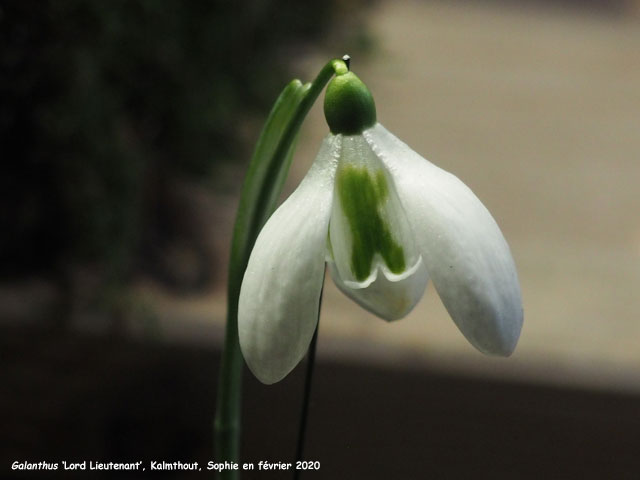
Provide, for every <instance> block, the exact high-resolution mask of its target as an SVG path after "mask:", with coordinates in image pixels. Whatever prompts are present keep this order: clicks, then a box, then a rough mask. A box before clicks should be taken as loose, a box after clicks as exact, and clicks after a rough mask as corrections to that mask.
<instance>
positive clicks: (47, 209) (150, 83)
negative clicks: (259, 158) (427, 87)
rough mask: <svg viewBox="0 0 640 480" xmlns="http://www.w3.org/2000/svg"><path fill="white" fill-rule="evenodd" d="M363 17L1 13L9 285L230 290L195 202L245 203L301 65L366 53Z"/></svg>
mask: <svg viewBox="0 0 640 480" xmlns="http://www.w3.org/2000/svg"><path fill="white" fill-rule="evenodd" d="M348 3H349V4H348ZM364 3H366V2H356V3H354V4H351V3H350V2H340V1H329V2H321V3H319V4H311V3H307V2H286V1H275V2H263V1H242V2H226V1H195V2H190V3H189V4H188V5H184V4H182V3H173V2H171V3H166V2H155V1H137V0H136V1H115V2H108V3H105V2H97V1H90V2H86V1H73V0H69V1H66V0H65V1H61V2H57V1H50V2H49V1H44V2H41V1H19V2H2V3H1V4H0V26H1V28H0V35H1V38H0V42H1V48H2V51H1V58H0V68H1V71H0V76H1V82H2V83H1V84H0V96H1V98H2V103H1V104H0V135H1V137H0V144H1V145H2V151H3V155H2V157H3V165H4V172H3V174H2V176H1V178H0V182H1V184H0V195H1V197H0V201H1V203H0V204H1V205H2V207H1V208H2V210H1V212H0V231H2V232H3V233H2V236H1V238H0V255H1V257H0V265H2V270H1V276H2V279H3V280H5V281H6V280H15V279H17V278H20V277H22V278H25V277H29V276H33V275H46V276H48V277H51V278H54V279H55V280H56V283H57V284H58V285H59V288H60V289H61V290H62V291H67V290H73V291H75V290H77V288H78V286H77V285H75V284H77V283H81V284H82V283H86V281H85V279H86V278H87V277H90V278H91V279H92V285H93V286H94V288H95V292H93V293H95V294H96V299H97V300H99V298H98V297H100V296H102V297H105V292H106V297H105V298H111V299H112V300H113V295H112V296H111V297H109V295H108V293H109V292H113V291H114V289H116V290H117V289H118V288H121V287H122V286H124V285H126V284H127V283H128V282H129V281H130V280H131V279H132V277H133V276H135V275H137V274H144V275H147V276H151V277H153V278H155V279H158V280H159V281H161V282H163V283H164V284H165V285H167V286H169V287H171V288H175V289H179V290H181V291H189V290H193V289H202V288H203V287H206V286H208V285H210V284H211V283H212V282H213V281H216V280H219V279H220V278H222V277H224V271H222V272H221V271H220V270H222V269H221V268H220V266H219V265H218V264H217V259H216V257H215V252H213V251H212V247H211V245H212V244H213V243H214V242H212V239H211V236H212V235H213V236H215V233H216V232H215V231H212V229H211V228H210V226H209V225H208V224H207V223H208V222H207V220H208V219H207V218H206V215H207V213H206V212H202V211H198V206H199V205H198V204H197V200H196V199H194V197H195V196H196V195H194V194H193V193H192V192H193V191H194V190H197V189H198V188H199V189H200V190H199V191H203V190H204V191H207V190H209V191H216V192H219V191H221V190H227V191H229V192H231V193H235V192H236V191H237V189H238V185H239V184H240V182H241V179H242V174H243V172H244V168H245V166H246V163H247V160H246V159H247V158H248V156H249V155H250V153H251V142H252V141H253V139H255V137H256V136H257V132H258V129H259V127H260V121H261V120H262V119H263V118H264V117H265V114H266V113H267V112H268V110H269V108H270V105H271V103H272V102H273V99H274V98H275V97H276V96H277V94H278V92H279V91H280V90H281V89H282V87H283V85H284V84H285V83H286V81H287V79H289V78H291V77H292V76H293V74H294V73H293V71H292V70H293V68H292V65H293V62H292V58H293V57H294V56H303V55H305V53H307V52H309V51H311V50H312V49H313V48H314V47H317V46H318V45H319V44H323V38H325V37H326V36H328V35H329V34H330V33H331V34H332V35H333V38H334V41H335V38H342V39H343V40H345V41H346V43H347V44H349V43H350V44H351V46H353V44H354V41H356V42H357V40H356V39H355V35H354V34H353V30H351V32H348V33H346V34H344V32H345V29H346V28H351V27H353V25H355V24H357V22H358V14H357V11H358V8H359V7H360V6H363V5H362V4H364ZM344 19H348V21H345V20H344ZM341 32H342V33H341ZM325 44H326V42H325ZM79 272H83V275H80V274H79ZM98 292H101V293H100V294H99V295H98ZM71 294H73V293H71ZM105 298H102V299H103V300H105ZM112 306H113V305H112ZM105 307H108V305H105V304H103V305H102V308H105ZM63 316H64V315H63ZM61 320H64V318H61Z"/></svg>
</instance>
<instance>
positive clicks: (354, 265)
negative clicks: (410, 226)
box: [336, 165, 406, 281]
mask: <svg viewBox="0 0 640 480" xmlns="http://www.w3.org/2000/svg"><path fill="white" fill-rule="evenodd" d="M336 182H337V183H336V187H337V189H336V190H337V192H338V195H339V201H340V205H341V207H342V210H343V212H344V215H345V217H346V219H347V221H348V223H349V229H350V231H351V238H352V245H351V248H352V250H351V272H352V273H353V275H354V277H355V278H356V280H358V281H363V280H365V279H366V278H367V277H368V276H369V275H370V274H371V267H372V265H373V258H374V256H375V254H376V253H378V254H380V256H381V257H382V259H383V260H384V262H385V263H386V265H387V268H389V270H390V271H391V272H393V273H402V272H403V271H404V269H405V268H406V261H405V257H404V249H403V248H402V246H401V245H399V244H398V243H397V242H396V241H395V240H394V239H393V236H392V235H391V231H390V229H389V224H388V223H387V222H386V221H385V219H384V218H383V217H382V215H381V213H382V212H381V209H380V207H381V206H382V205H383V203H384V202H385V201H386V200H387V198H388V196H389V187H388V185H387V179H386V177H385V174H384V171H382V170H376V171H374V172H370V171H369V170H368V169H367V168H366V167H357V166H353V165H344V166H342V168H339V169H338V172H337V178H336Z"/></svg>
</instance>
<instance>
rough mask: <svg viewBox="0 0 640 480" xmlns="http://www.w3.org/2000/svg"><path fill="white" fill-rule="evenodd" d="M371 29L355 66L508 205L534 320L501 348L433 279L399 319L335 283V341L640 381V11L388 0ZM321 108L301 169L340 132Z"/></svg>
mask: <svg viewBox="0 0 640 480" xmlns="http://www.w3.org/2000/svg"><path fill="white" fill-rule="evenodd" d="M371 28H372V32H373V35H374V38H375V40H376V46H377V50H376V52H375V53H374V54H373V55H372V56H371V57H370V58H369V59H368V60H367V61H366V62H365V63H364V64H363V63H362V62H359V61H358V58H354V59H353V64H352V66H353V69H354V71H355V72H356V73H357V74H358V75H359V76H360V77H361V78H362V79H363V80H364V81H365V82H366V83H367V84H368V85H369V87H370V88H371V90H372V91H373V94H374V97H375V99H376V103H377V108H378V119H379V121H380V122H381V123H383V124H384V125H385V126H386V127H387V128H388V129H390V130H391V131H392V132H394V133H395V134H396V135H397V136H399V137H400V138H401V139H403V140H404V141H405V142H406V143H408V144H409V145H410V146H411V147H412V148H413V149H414V150H416V151H417V152H419V153H421V154H422V155H423V156H425V157H426V158H428V159H429V160H431V161H432V162H434V163H436V164H438V165H439V166H441V167H443V168H445V169H447V170H449V171H451V172H453V173H454V174H456V175H457V176H458V177H460V178H461V179H462V180H463V181H464V182H466V183H467V184H468V185H469V186H470V187H471V188H472V189H473V190H474V191H475V193H476V194H477V195H478V196H479V197H480V198H481V199H482V200H483V202H485V204H486V205H487V207H488V208H489V209H490V211H491V212H492V213H493V215H494V216H495V218H496V220H497V221H498V223H499V224H500V226H501V227H502V229H503V231H504V234H505V236H506V238H507V240H508V241H509V243H510V245H511V248H512V252H513V255H514V257H515V260H516V263H517V266H518V270H519V275H520V280H521V283H522V290H523V297H524V309H525V324H524V329H523V332H522V337H521V340H520V343H519V346H518V348H517V350H516V352H515V354H514V355H513V356H512V357H511V358H510V359H509V360H502V359H500V360H496V359H488V358H486V357H483V356H482V355H480V354H479V353H477V352H475V351H474V350H473V349H472V347H471V346H470V345H469V344H468V343H467V342H466V340H465V339H464V338H463V337H462V335H461V334H460V333H459V332H458V331H457V329H456V327H455V326H454V325H453V322H451V320H450V319H449V317H448V315H447V313H446V311H445V310H444V308H443V307H442V304H441V303H440V300H439V299H438V297H437V294H436V292H435V290H433V288H432V287H429V288H428V291H427V296H426V297H425V298H424V299H423V300H422V302H421V303H420V304H419V305H418V307H417V308H416V309H415V311H414V312H412V313H411V314H410V315H409V317H408V318H407V319H405V320H402V321H399V322H396V323H395V324H392V325H389V324H386V323H385V322H383V321H381V320H378V319H377V318H375V317H373V316H372V315H370V314H368V313H366V312H364V311H362V310H361V309H359V308H358V307H357V306H355V305H354V304H353V303H351V302H350V301H349V300H347V299H345V298H344V297H343V296H342V295H341V294H340V293H339V292H337V290H336V289H335V288H333V287H332V286H329V287H327V289H326V295H325V302H324V306H323V309H324V310H323V316H322V330H321V333H322V337H321V338H323V340H322V341H321V342H320V348H321V352H322V349H324V350H325V352H327V353H329V352H332V353H337V354H345V353H346V354H349V352H359V353H361V352H362V351H365V352H369V353H370V354H371V355H373V356H374V357H375V356H376V355H382V356H383V357H384V361H389V359H395V360H396V361H398V362H402V363H407V361H409V362H413V361H418V362H419V361H420V360H421V359H424V360H426V361H429V362H436V363H441V364H447V365H450V364H455V365H457V366H459V367H460V368H474V369H478V370H481V371H491V372H500V373H505V374H514V375H521V374H522V375H533V376H535V377H536V378H540V379H542V380H545V379H548V380H553V381H559V382H574V381H578V382H583V381H584V382H589V383H593V382H598V383H606V384H623V385H629V384H634V385H636V384H640V382H638V379H640V294H639V293H638V290H639V287H640V215H639V213H638V210H639V208H638V207H639V206H640V193H638V183H639V181H640V131H639V130H640V53H639V52H640V21H638V18H637V17H633V16H630V17H624V16H622V17H620V16H610V15H597V14H590V13H583V12H581V11H578V10H571V9H565V10H560V9H557V10H554V9H550V8H537V9H535V8H528V9H524V8H516V7H505V6H501V5H498V4H493V3H487V4H482V5H474V4H471V3H467V2H455V3H453V4H448V3H446V2H435V3H431V2H391V1H388V2H382V3H380V4H379V5H378V7H377V8H376V9H375V11H374V13H373V14H372V16H371ZM319 110H320V109H316V111H315V112H314V117H313V119H314V124H313V125H312V126H307V128H306V130H307V133H306V135H305V137H304V138H305V140H304V143H303V145H302V148H301V151H300V154H299V155H298V159H296V162H297V163H296V170H295V171H296V174H297V177H298V178H299V176H300V175H301V174H303V172H304V170H305V168H307V167H308V164H309V162H310V160H311V159H312V158H313V156H314V155H315V149H316V148H317V147H316V145H317V142H318V141H319V139H320V138H321V137H322V135H324V134H325V132H326V127H325V126H324V125H323V123H322V116H321V112H320V111H319ZM327 337H336V340H335V341H334V342H332V341H331V340H328V339H327ZM345 338H347V339H351V340H353V341H354V342H355V344H353V343H350V342H345V341H344V339H345ZM636 372H637V374H636Z"/></svg>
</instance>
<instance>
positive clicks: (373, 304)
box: [328, 135, 428, 320]
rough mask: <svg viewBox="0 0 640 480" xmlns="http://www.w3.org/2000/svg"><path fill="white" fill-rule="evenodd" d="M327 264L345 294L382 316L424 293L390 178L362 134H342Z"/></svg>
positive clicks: (423, 274) (398, 312) (405, 309)
mask: <svg viewBox="0 0 640 480" xmlns="http://www.w3.org/2000/svg"><path fill="white" fill-rule="evenodd" d="M329 240H330V241H329V247H330V251H329V259H328V260H329V267H330V271H331V276H332V277H333V280H334V282H335V283H336V285H337V286H338V288H340V290H342V292H343V293H345V294H346V295H347V296H348V297H350V298H351V299H353V300H354V301H356V302H357V303H359V304H360V305H361V306H363V307H364V308H366V309H367V310H369V311H371V312H372V313H374V314H376V315H378V316H380V317H382V318H384V319H385V320H396V319H398V318H402V317H404V316H405V315H406V314H407V313H409V312H410V311H411V309H412V308H413V307H414V306H415V304H416V303H417V302H418V301H419V300H420V298H421V297H422V295H423V294H424V290H425V287H426V285H427V282H428V275H427V271H426V268H425V266H424V264H423V262H422V259H421V257H420V253H419V252H418V249H417V248H416V245H415V234H414V232H413V231H412V229H411V227H410V225H409V221H408V220H407V217H406V215H405V212H404V208H403V206H402V203H401V202H400V199H399V198H398V193H397V192H396V187H395V184H394V182H393V179H392V178H391V176H390V175H389V172H387V169H386V167H385V165H384V164H383V163H382V162H381V161H380V159H379V158H377V157H376V155H375V153H374V152H373V151H372V150H371V147H370V146H369V144H368V143H367V141H366V140H365V139H364V138H363V137H362V135H353V136H342V147H341V151H340V160H339V162H338V169H337V172H336V180H335V186H334V196H333V207H332V212H331V222H330V225H329Z"/></svg>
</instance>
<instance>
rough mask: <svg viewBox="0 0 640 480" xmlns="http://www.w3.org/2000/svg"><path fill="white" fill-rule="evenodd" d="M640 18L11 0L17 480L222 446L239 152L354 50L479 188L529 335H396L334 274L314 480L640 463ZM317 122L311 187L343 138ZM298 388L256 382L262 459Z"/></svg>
mask: <svg viewBox="0 0 640 480" xmlns="http://www.w3.org/2000/svg"><path fill="white" fill-rule="evenodd" d="M638 11H639V8H638V4H637V2H633V1H623V0H611V1H609V0H607V1H598V0H590V1H587V2H580V1H577V0H576V1H573V0H572V1H565V2H553V1H546V0H540V1H530V2H528V1H486V2H480V3H479V4H478V5H472V4H471V3H469V2H465V1H460V2H452V3H451V4H449V2H438V1H435V2H419V1H414V2H392V1H386V2H382V1H377V2H373V1H370V0H358V1H347V0H330V1H327V2H290V1H283V0H276V1H272V2H267V1H261V0H244V1H239V2H228V1H222V0H214V1H202V0H198V1H191V2H158V1H152V0H147V1H143V0H130V1H124V0H115V1H110V2H99V1H80V0H60V1H53V0H51V1H47V0H44V1H34V0H33V1H32V0H20V1H7V0H0V152H1V153H0V158H1V159H2V173H0V358H1V360H0V361H1V364H0V424H1V425H2V426H3V427H4V429H3V435H2V438H1V439H0V462H1V463H0V469H1V472H2V473H1V474H0V476H2V477H3V478H11V477H12V476H15V475H20V474H21V475H20V476H21V478H32V477H38V478H39V477H42V478H57V477H62V476H64V477H65V478H66V477H67V476H68V475H67V474H64V473H60V472H57V473H51V472H40V473H39V474H36V473H34V472H26V473H25V472H15V471H13V472H12V471H11V470H10V468H11V464H12V463H13V462H14V461H21V462H22V461H27V462H39V461H49V462H60V461H61V460H68V461H83V460H94V461H122V462H124V461H137V460H144V461H149V460H161V461H162V460H164V461H169V462H170V461H175V460H180V461H183V462H189V461H199V462H200V463H201V464H204V463H205V462H207V461H209V460H214V459H213V456H212V455H213V454H212V451H213V445H212V421H213V414H214V408H215V397H216V380H217V374H218V364H219V354H220V345H221V341H220V338H221V334H222V328H223V321H224V320H223V319H224V311H225V304H224V302H225V299H224V290H225V279H226V266H227V265H226V262H227V252H228V248H229V236H230V229H231V224H232V221H233V216H234V213H235V206H236V202H237V195H238V192H239V189H240V185H241V182H242V178H243V175H244V172H245V170H246V166H247V163H248V158H249V157H250V154H251V151H252V148H253V145H254V142H255V140H256V138H257V135H258V133H259V130H260V128H261V124H262V122H263V121H264V119H265V118H266V116H267V114H268V111H269V109H270V107H271V104H272V102H273V100H274V99H275V98H276V96H277V95H278V93H279V92H280V90H281V89H282V88H283V86H284V85H285V84H286V83H287V81H288V80H289V79H291V78H293V77H301V78H302V79H303V80H310V79H311V77H312V76H313V75H314V74H315V73H316V72H317V71H318V69H319V68H320V67H321V66H322V65H323V64H324V62H326V61H327V60H328V59H329V58H331V57H335V56H341V55H342V54H344V53H347V52H348V53H350V54H352V56H353V57H355V58H357V65H358V72H359V74H360V75H361V77H362V78H367V82H368V83H369V85H370V86H371V87H372V89H373V91H374V92H375V93H376V99H377V103H378V107H379V114H380V117H381V119H382V118H384V120H383V122H385V125H387V126H388V127H390V129H391V130H393V131H394V132H396V133H397V134H398V135H399V136H400V137H401V138H403V139H405V140H407V141H408V142H409V143H410V144H411V145H412V146H413V147H414V148H415V149H416V150H417V151H419V152H421V153H425V155H426V154H427V152H429V155H433V156H434V157H435V158H436V159H437V162H441V161H443V160H444V161H445V162H450V163H449V164H444V165H443V166H444V167H445V168H447V169H450V170H451V171H455V172H456V174H459V175H460V176H461V178H463V179H464V180H465V181H466V182H469V181H470V179H471V182H470V184H471V186H472V188H474V189H476V190H477V191H478V192H482V194H481V195H480V197H481V198H482V199H483V201H485V202H487V205H488V206H489V207H490V210H491V211H492V212H494V214H495V215H496V218H497V219H498V220H499V223H500V224H501V227H502V228H503V230H504V231H505V235H506V237H507V238H508V239H509V242H510V245H511V246H512V250H513V252H514V257H515V258H516V263H517V264H518V268H519V272H520V275H521V279H522V285H523V293H524V296H525V312H526V315H525V330H524V332H523V338H522V340H521V343H520V345H519V347H518V351H517V352H516V354H515V355H514V358H511V359H509V360H508V363H498V362H497V361H492V360H490V359H486V358H485V357H480V356H479V355H476V354H475V352H473V351H472V350H471V347H469V346H468V345H467V344H466V343H465V341H464V339H462V338H461V336H460V335H459V333H458V332H457V331H456V330H455V328H454V327H452V325H451V322H450V320H449V318H448V316H447V315H446V312H444V310H443V309H442V307H441V306H439V305H438V304H436V306H435V307H434V304H435V301H433V302H432V303H426V302H423V303H421V304H420V305H419V306H418V308H417V309H416V313H415V315H413V314H412V315H413V317H411V318H408V319H407V320H406V321H405V320H403V322H402V329H401V328H400V327H398V328H396V329H395V330H392V329H391V328H390V327H389V326H388V325H386V324H384V323H383V322H376V321H375V320H372V319H371V318H370V316H369V315H368V314H366V313H364V312H362V311H361V310H358V309H354V307H353V306H352V305H351V303H350V302H349V301H347V300H345V299H344V297H342V296H340V295H339V294H338V293H337V291H335V288H334V287H333V286H332V285H330V284H328V285H327V287H326V289H325V290H326V291H325V297H326V300H325V307H323V308H324V310H323V311H324V312H325V313H324V314H323V316H326V317H327V318H326V320H324V319H323V322H324V323H323V326H322V328H323V330H322V332H321V336H320V338H321V340H320V347H319V348H320V351H319V359H318V365H317V371H316V378H315V383H314V387H313V394H312V403H311V410H310V418H309V422H310V423H309V438H308V442H307V455H306V457H307V458H308V459H309V460H318V461H320V463H321V470H320V471H318V472H308V473H307V474H306V475H304V478H317V479H320V478H327V479H328V478H331V479H336V478H358V479H360V478H362V479H365V478H366V479H369V478H371V479H374V478H408V479H413V478H416V479H417V478H425V477H428V478H443V479H457V478H460V479H462V478H470V477H472V476H473V477H475V478H494V479H498V478H518V479H528V478H531V479H534V478H535V479H538V478H554V479H556V478H558V479H573V478H575V479H578V478H579V479H585V478H598V479H600V478H612V479H619V478H629V479H636V478H638V477H639V476H640V458H638V456H637V451H638V448H640V440H639V438H640V437H639V433H640V397H639V395H638V391H640V389H638V385H639V384H640V381H639V380H638V375H637V363H634V362H636V359H637V348H636V346H637V338H638V337H637V335H635V334H634V332H636V330H637V327H636V326H635V325H637V322H636V320H637V318H638V315H639V314H640V313H639V312H638V305H639V304H638V299H637V296H636V295H635V289H633V286H634V285H637V282H636V283H634V281H635V279H637V278H638V277H637V275H638V273H637V270H636V269H635V265H637V264H638V261H639V259H640V254H639V253H638V252H640V250H638V245H640V243H639V242H638V239H640V236H638V235H639V234H638V232H640V229H639V228H640V227H638V226H637V225H635V224H634V220H629V218H635V217H632V215H631V214H628V215H627V213H628V212H627V210H629V211H633V215H635V210H634V209H633V201H630V199H631V200H634V199H635V200H636V201H637V190H636V183H637V175H636V173H637V168H638V167H637V153H638V152H640V150H639V146H638V143H637V135H636V131H637V124H636V123H637V118H638V117H637V115H635V114H636V113H637V112H638V111H640V110H638V109H637V108H636V105H640V104H637V101H638V98H640V97H638V96H637V95H636V96H634V94H637V92H638V90H637V88H638V87H637V85H638V82H636V80H635V79H637V78H640V77H638V74H639V73H638V72H640V69H639V68H637V67H638V65H637V62H636V63H635V64H634V63H633V61H630V60H629V58H633V59H635V60H637V51H638V49H637V48H636V47H637V46H639V45H640V35H638V32H640V29H638V23H637V18H638V17H637V12H638ZM590 55H592V56H590ZM617 95H619V96H617ZM416 98H418V100H416ZM634 102H636V103H634ZM594 112H596V113H595V114H594ZM317 113H318V112H317V111H316V113H312V116H311V117H310V118H309V122H308V125H310V126H311V128H310V127H309V126H307V127H306V128H309V131H308V132H305V133H306V136H305V138H311V140H310V141H308V142H307V140H305V138H301V140H300V155H299V157H303V158H302V160H300V159H296V163H294V166H293V170H292V178H293V181H294V183H295V179H296V178H299V177H300V175H302V174H304V169H305V166H304V165H305V164H304V162H307V164H308V162H309V161H310V159H312V158H313V155H314V154H315V149H316V148H317V142H316V140H317V137H319V136H320V135H324V134H325V132H326V127H325V126H324V125H322V127H319V126H318V125H317V119H318V118H319V117H318V115H316V114H317ZM314 115H315V117H314ZM387 122H388V123H387ZM315 127H318V128H315ZM576 138H578V140H576ZM634 142H635V143H634ZM585 145H586V146H585ZM541 152H542V153H541ZM634 155H635V156H634ZM470 158H471V159H472V160H473V161H469V159H470ZM602 158H606V159H607V161H610V162H611V163H610V165H608V166H607V168H606V169H603V168H602V167H601V163H600V160H601V159H602ZM545 161H546V162H548V163H545ZM301 162H302V163H301ZM540 165H542V167H541V166H540ZM576 165H577V166H578V167H576V168H574V166H576ZM465 169H466V170H465ZM565 169H566V170H565ZM576 172H578V173H579V174H576ZM603 172H605V173H604V174H603ZM611 172H614V173H611ZM290 187H291V186H290V185H289V187H288V188H290ZM593 190H596V191H597V192H600V195H601V196H600V197H598V196H595V197H597V198H599V199H600V200H598V202H595V201H594V202H593V203H590V202H589V201H588V199H590V198H594V195H593ZM601 197H602V198H601ZM603 198H604V200H603ZM585 199H587V200H585ZM593 205H596V206H598V207H599V208H592V207H593ZM625 208H626V209H627V210H625ZM583 210H584V211H583ZM594 212H595V213H594ZM625 212H626V213H625ZM621 218H622V219H623V220H624V222H620V221H619V220H620V219H621ZM618 225H624V227H625V228H617V226H618ZM600 230H601V231H600ZM612 232H613V233H612ZM593 252H596V255H593ZM586 259H588V260H586ZM603 283H604V284H606V286H608V289H607V288H604V289H600V288H601V286H602V284H603ZM568 285H570V286H571V288H569V287H567V286H568ZM596 288H597V289H598V290H596ZM429 295H430V296H431V297H432V298H436V296H435V292H433V291H432V292H431V293H429V294H428V296H429ZM438 309H439V310H438ZM418 316H425V317H428V318H429V319H430V322H431V323H430V324H429V325H428V326H425V327H423V326H422V325H423V324H424V325H426V322H422V318H419V321H420V323H419V322H418V318H417V317H418ZM413 318H416V320H415V321H414V320H413ZM394 325H395V324H394ZM399 325H400V323H399ZM423 328H424V330H423ZM383 329H384V330H383ZM416 349H418V350H419V353H416V351H417V350H416ZM469 352H471V353H469ZM474 355H476V356H474ZM507 365H508V366H507ZM620 366H623V367H625V368H622V369H621V368H618V367H620ZM585 372H586V373H585ZM302 385H303V369H302V368H298V369H296V370H295V371H294V372H293V373H292V374H291V375H290V376H289V377H287V379H285V381H283V382H281V383H279V384H277V385H275V386H272V387H264V386H262V385H260V384H259V383H258V382H257V381H256V380H255V379H254V378H253V377H252V376H251V375H250V374H248V373H247V374H246V375H245V400H244V407H243V408H244V425H245V431H244V438H243V460H246V461H251V462H258V461H260V460H268V461H272V462H277V461H283V462H287V461H292V459H293V454H294V450H295V436H296V429H297V425H298V414H299V409H300V404H299V403H300V397H301V391H302ZM289 473H290V472H289ZM205 474H206V472H203V473H202V474H200V475H198V474H193V473H190V472H186V473H182V472H166V473H165V474H161V473H157V472H156V473H149V472H146V473H141V474H137V475H136V474H131V475H127V477H129V478H146V477H150V478H153V477H158V476H160V477H162V478H189V477H193V476H194V475H195V476H196V477H197V476H204V475H205ZM75 475H76V476H78V478H80V477H82V476H83V475H82V473H78V474H75ZM92 476H101V477H102V478H111V477H119V476H120V475H117V474H114V473H102V474H99V473H94V474H93V475H92ZM209 476H211V474H209ZM244 478H291V475H289V474H286V475H285V474H283V473H254V474H252V475H246V477H244Z"/></svg>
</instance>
